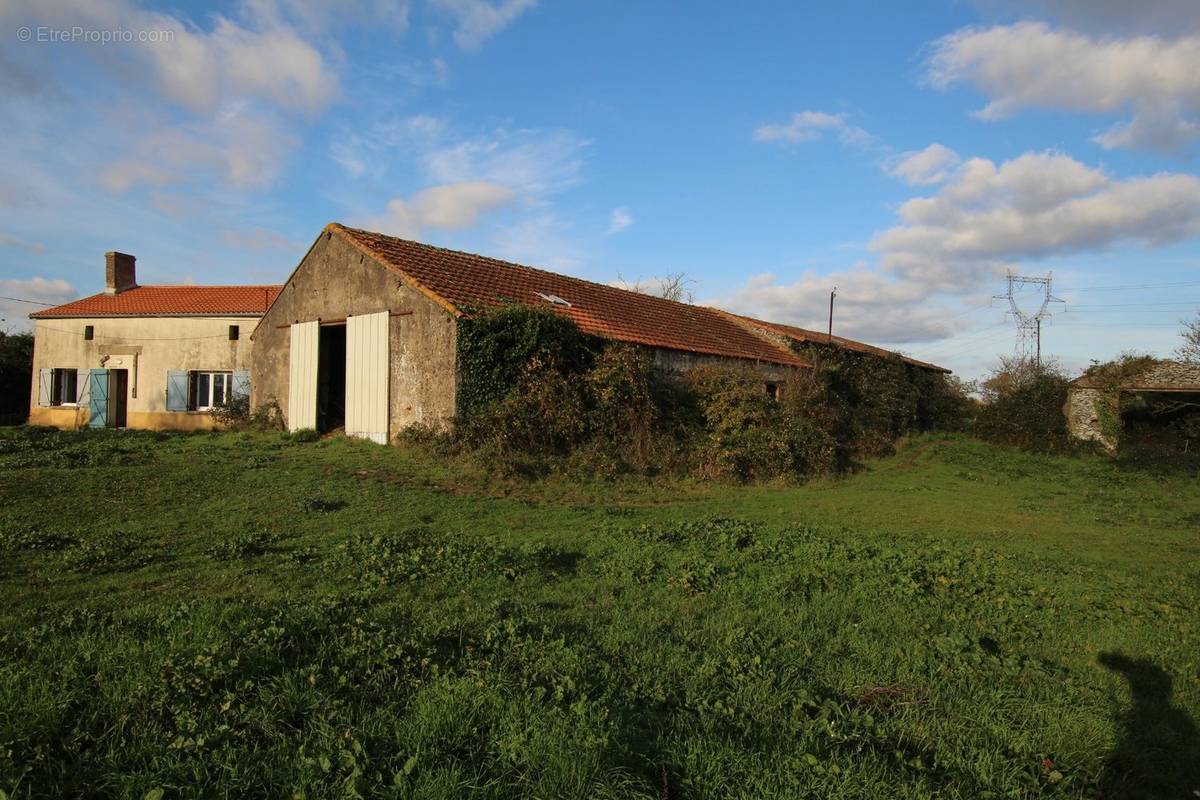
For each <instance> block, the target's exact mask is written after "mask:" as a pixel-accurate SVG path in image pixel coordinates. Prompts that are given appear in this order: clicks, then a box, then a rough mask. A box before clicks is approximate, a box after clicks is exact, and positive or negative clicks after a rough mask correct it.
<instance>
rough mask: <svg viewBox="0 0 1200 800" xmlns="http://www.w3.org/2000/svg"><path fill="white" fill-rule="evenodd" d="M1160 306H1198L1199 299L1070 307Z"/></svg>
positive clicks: (1090, 304) (1089, 304)
mask: <svg viewBox="0 0 1200 800" xmlns="http://www.w3.org/2000/svg"><path fill="white" fill-rule="evenodd" d="M1162 306H1189V307H1194V306H1200V300H1171V301H1168V302H1162V303H1082V304H1079V303H1073V304H1072V305H1071V308H1160V307H1162ZM1068 310H1070V309H1068Z"/></svg>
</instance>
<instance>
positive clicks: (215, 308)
mask: <svg viewBox="0 0 1200 800" xmlns="http://www.w3.org/2000/svg"><path fill="white" fill-rule="evenodd" d="M282 288H283V287H282V286H135V287H134V288H132V289H126V290H125V291H123V292H121V293H120V294H94V295H92V296H91V297H84V298H82V299H80V300H74V301H72V302H70V303H64V304H63V305H61V306H55V307H54V308H47V309H46V310H45V311H38V312H37V313H34V314H30V315H29V316H30V317H32V318H33V319H53V318H56V317H189V316H215V315H229V316H262V315H263V314H264V313H266V310H267V307H268V306H270V305H271V301H273V300H274V299H275V296H276V295H277V294H279V292H280V290H281V289H282Z"/></svg>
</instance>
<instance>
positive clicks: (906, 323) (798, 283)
mask: <svg viewBox="0 0 1200 800" xmlns="http://www.w3.org/2000/svg"><path fill="white" fill-rule="evenodd" d="M835 286H836V287H837V299H836V301H835V304H834V325H833V331H834V333H835V334H837V335H839V336H846V337H849V338H851V339H860V340H863V341H867V342H892V343H905V342H918V341H928V340H931V339H939V338H942V337H945V336H948V335H950V333H951V332H952V331H953V330H954V328H953V327H952V326H951V324H950V323H949V322H948V321H947V318H948V317H949V315H948V314H947V313H946V312H945V309H944V306H943V305H942V304H941V303H940V302H938V303H933V302H931V301H930V298H929V292H928V288H927V287H925V286H922V285H921V284H920V283H918V282H915V281H907V280H904V279H898V278H895V277H892V276H888V275H884V274H881V273H879V272H877V271H873V270H871V269H870V268H868V267H867V266H866V265H865V264H859V265H856V266H855V267H853V268H850V269H846V270H839V271H836V272H832V273H828V274H825V275H817V274H814V273H809V274H806V275H803V276H801V277H799V278H797V279H796V280H794V281H791V282H781V281H780V280H779V278H778V276H776V275H773V274H771V273H763V274H760V275H755V276H753V277H751V278H750V279H749V280H747V281H746V283H745V285H743V286H742V287H741V288H740V289H738V290H737V291H736V292H734V293H732V294H730V295H727V296H725V297H721V298H717V299H714V300H713V301H712V303H713V305H716V306H718V307H721V308H728V309H729V310H731V311H738V312H741V313H744V314H748V315H750V316H755V317H759V318H761V319H766V320H770V321H772V322H781V323H785V324H789V325H797V326H799V327H802V328H808V329H809V330H815V331H826V330H828V326H829V292H830V291H831V290H832V289H833V288H834V287H835Z"/></svg>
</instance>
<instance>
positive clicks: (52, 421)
mask: <svg viewBox="0 0 1200 800" xmlns="http://www.w3.org/2000/svg"><path fill="white" fill-rule="evenodd" d="M135 266H136V261H135V259H134V257H133V256H131V255H127V254H125V253H115V252H113V253H107V254H105V280H106V287H105V290H104V291H103V292H102V293H100V294H96V295H93V296H91V297H85V298H82V299H80V300H75V301H73V302H70V303H66V304H65V305H61V306H56V307H54V308H48V309H46V310H45V311H39V312H37V313H35V314H31V315H30V316H31V318H32V319H33V320H34V349H33V381H32V387H31V394H30V413H29V422H30V423H31V424H34V425H52V426H54V427H58V428H82V427H88V426H90V427H108V428H147V429H153V430H160V429H179V430H196V429H204V428H211V427H212V426H213V418H212V416H211V414H209V413H208V412H209V410H210V409H211V408H213V407H216V406H219V405H221V404H223V403H225V402H227V401H228V400H230V399H232V398H234V397H236V396H238V395H239V394H241V395H244V394H248V393H249V381H250V358H251V348H252V344H251V341H250V337H249V334H250V331H251V330H252V329H253V327H254V325H255V323H257V322H258V319H259V317H261V316H262V315H263V313H264V312H265V311H266V310H267V306H268V305H270V302H271V300H272V299H274V297H275V295H276V294H277V293H278V292H279V287H278V286H139V285H138V284H137V276H136V271H135Z"/></svg>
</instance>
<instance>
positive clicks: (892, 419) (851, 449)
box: [418, 305, 965, 481]
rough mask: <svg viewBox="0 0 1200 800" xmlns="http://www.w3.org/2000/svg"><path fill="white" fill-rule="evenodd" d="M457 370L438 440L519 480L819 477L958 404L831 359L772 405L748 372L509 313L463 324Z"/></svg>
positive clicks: (943, 421)
mask: <svg viewBox="0 0 1200 800" xmlns="http://www.w3.org/2000/svg"><path fill="white" fill-rule="evenodd" d="M459 365H460V376H461V381H460V386H459V418H458V420H457V425H456V429H455V430H456V432H455V434H454V437H453V440H451V441H449V442H447V441H446V440H444V439H443V440H442V441H441V443H442V444H447V443H448V444H450V445H452V446H454V445H457V447H458V448H459V449H466V450H469V451H471V452H476V453H479V454H480V455H481V457H483V458H484V459H485V460H486V461H487V462H488V463H491V464H493V465H496V466H497V467H499V468H500V469H501V470H503V471H508V472H512V473H519V474H538V473H543V472H545V471H547V470H552V469H559V470H567V471H572V472H583V473H597V474H605V475H614V474H619V473H622V472H634V473H638V474H656V473H671V474H679V475H682V474H692V475H697V476H701V477H705V478H716V479H726V480H737V481H747V480H770V479H774V478H797V477H805V476H811V475H818V474H828V473H832V472H837V471H842V470H844V469H846V468H847V467H848V466H849V465H851V464H852V463H854V462H855V460H856V459H860V458H863V457H868V456H871V455H877V454H880V453H885V452H888V451H889V450H890V448H891V447H892V444H893V443H894V442H895V440H896V439H897V438H898V437H900V436H902V435H904V434H906V433H908V432H910V431H917V430H925V429H929V428H933V427H938V426H943V427H955V426H957V425H958V424H959V423H958V418H959V415H960V413H961V409H962V403H963V402H965V400H964V398H965V395H964V394H963V393H962V392H961V390H960V388H959V387H958V386H957V385H956V384H953V383H950V382H947V381H946V380H945V379H943V378H942V376H939V375H933V374H930V373H926V372H924V371H921V370H916V369H914V368H912V367H909V366H907V365H905V364H904V363H903V362H901V361H900V360H898V359H896V360H891V359H886V358H878V357H874V356H866V355H863V354H858V353H850V352H848V351H840V350H832V351H830V352H829V353H828V354H824V353H823V354H821V356H820V358H819V359H818V366H817V368H816V370H814V371H813V372H811V373H809V372H807V371H797V372H796V373H794V374H792V375H791V376H790V377H789V378H788V379H787V380H786V381H782V382H781V386H780V392H779V397H775V396H773V395H772V394H771V393H769V391H768V386H767V382H766V379H765V378H764V377H763V375H762V374H760V373H759V372H757V371H755V370H753V369H748V368H747V369H741V368H733V367H702V368H697V369H694V370H691V371H689V372H688V373H686V374H683V375H675V376H672V375H665V374H664V373H663V372H662V371H661V370H658V369H656V368H655V366H654V364H653V363H652V360H651V358H650V356H649V355H648V354H647V352H646V351H644V350H641V349H638V348H634V347H631V346H627V345H622V344H619V343H612V342H605V341H603V340H600V339H598V338H595V337H591V336H587V335H584V334H583V333H581V332H580V331H579V329H578V328H577V327H576V326H575V325H574V324H573V323H571V322H570V321H569V320H567V319H565V318H563V317H561V316H559V315H556V314H553V313H550V312H548V311H545V310H539V309H532V308H527V307H524V306H519V305H511V306H507V307H503V308H501V309H498V310H495V311H492V312H490V313H487V314H481V315H478V316H475V317H472V318H469V319H466V320H463V321H462V322H461V323H460V330H459ZM418 435H420V436H421V437H423V438H425V439H428V438H429V434H428V432H420V433H419V434H418Z"/></svg>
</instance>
